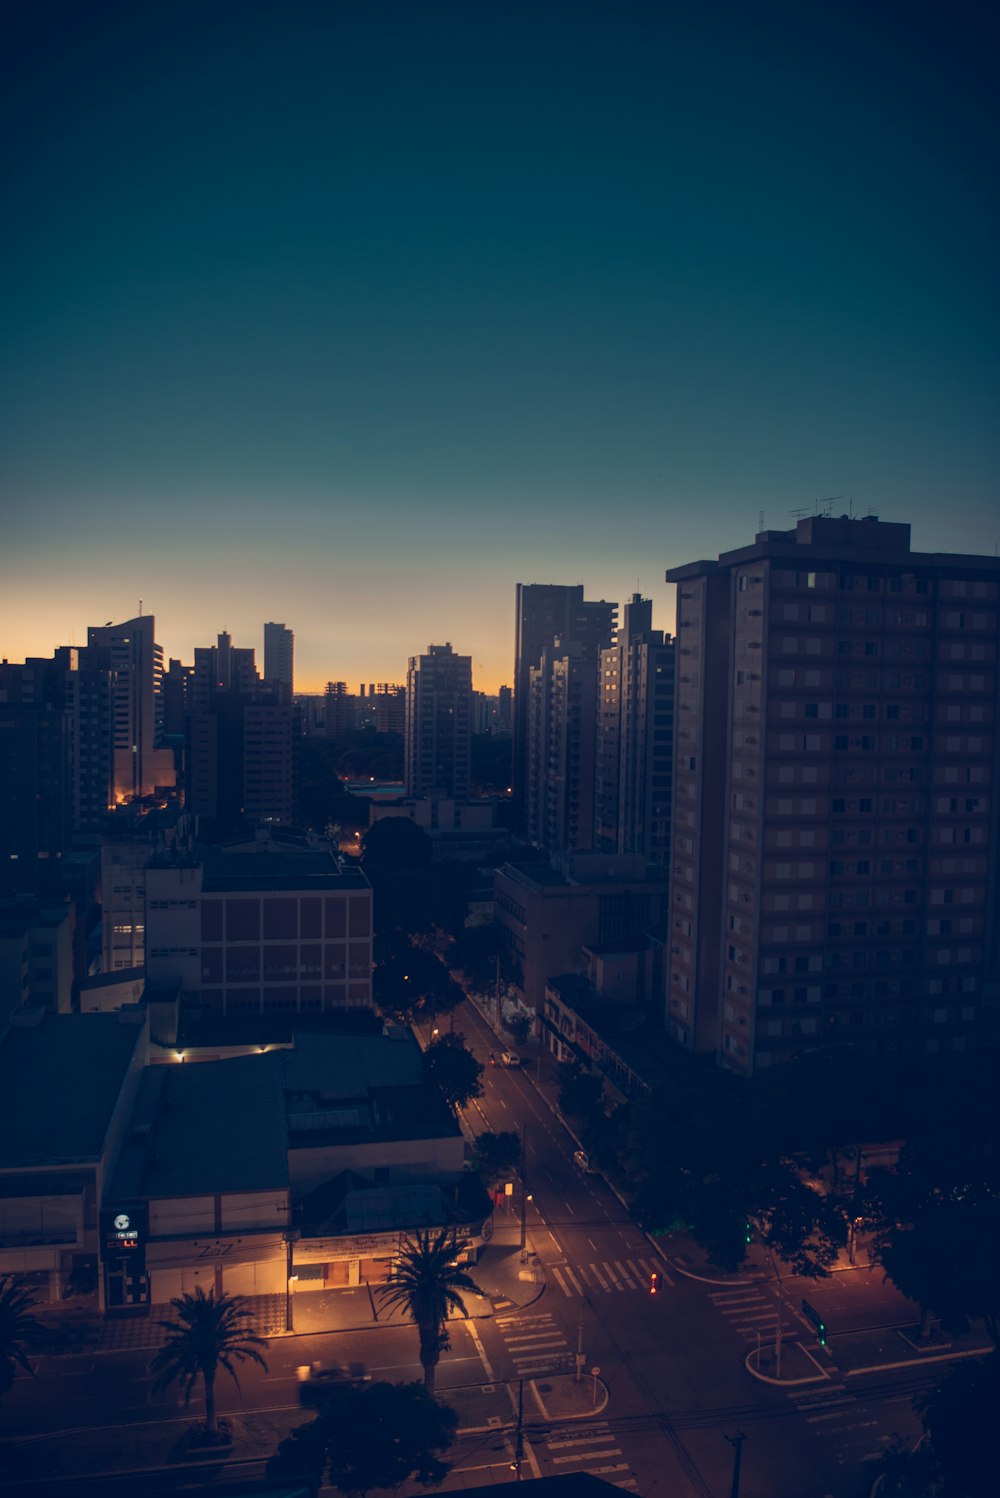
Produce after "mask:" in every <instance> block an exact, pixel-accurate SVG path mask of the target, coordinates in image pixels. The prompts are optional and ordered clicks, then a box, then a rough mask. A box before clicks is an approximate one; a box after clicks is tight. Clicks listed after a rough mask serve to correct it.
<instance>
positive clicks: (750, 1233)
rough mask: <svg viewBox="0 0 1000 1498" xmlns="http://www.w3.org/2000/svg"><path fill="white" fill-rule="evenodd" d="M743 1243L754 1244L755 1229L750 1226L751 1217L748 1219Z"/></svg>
mask: <svg viewBox="0 0 1000 1498" xmlns="http://www.w3.org/2000/svg"><path fill="white" fill-rule="evenodd" d="M743 1241H744V1242H745V1243H752V1242H753V1229H752V1228H751V1226H750V1219H749V1217H748V1218H747V1225H746V1230H745V1232H744V1235H743Z"/></svg>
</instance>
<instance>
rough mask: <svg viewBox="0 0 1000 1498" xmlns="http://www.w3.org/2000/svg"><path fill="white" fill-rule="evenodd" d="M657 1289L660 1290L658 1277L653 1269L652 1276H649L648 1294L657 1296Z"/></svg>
mask: <svg viewBox="0 0 1000 1498" xmlns="http://www.w3.org/2000/svg"><path fill="white" fill-rule="evenodd" d="M659 1289H660V1276H659V1275H658V1274H657V1272H656V1270H655V1269H654V1270H653V1272H652V1274H651V1275H650V1276H649V1293H650V1295H657V1294H658V1293H659Z"/></svg>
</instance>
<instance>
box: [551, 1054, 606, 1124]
mask: <svg viewBox="0 0 1000 1498" xmlns="http://www.w3.org/2000/svg"><path fill="white" fill-rule="evenodd" d="M603 1098H604V1079H603V1077H599V1076H598V1075H597V1074H596V1072H591V1071H584V1070H583V1068H582V1067H581V1066H578V1065H577V1064H576V1062H563V1064H562V1065H561V1066H560V1068H559V1109H560V1112H562V1113H566V1114H568V1115H569V1117H570V1118H585V1117H586V1116H587V1115H588V1114H590V1113H594V1112H596V1110H597V1109H598V1108H600V1107H601V1106H602V1103H603Z"/></svg>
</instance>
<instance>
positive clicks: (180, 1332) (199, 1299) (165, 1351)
mask: <svg viewBox="0 0 1000 1498" xmlns="http://www.w3.org/2000/svg"><path fill="white" fill-rule="evenodd" d="M170 1304H171V1305H172V1306H174V1307H176V1310H177V1319H176V1320H175V1321H161V1322H159V1323H158V1324H159V1325H160V1326H162V1327H165V1328H166V1330H167V1332H168V1334H169V1335H168V1338H167V1341H166V1342H165V1343H164V1345H163V1346H162V1347H161V1348H160V1350H159V1351H158V1352H157V1354H156V1356H155V1357H154V1358H153V1361H152V1362H151V1363H150V1365H149V1371H150V1373H152V1374H153V1375H154V1378H153V1386H152V1391H151V1392H152V1394H153V1396H154V1397H156V1396H157V1395H160V1394H164V1393H165V1392H166V1391H167V1389H169V1388H170V1385H171V1384H175V1383H179V1384H180V1385H181V1386H182V1388H183V1390H184V1408H185V1409H187V1406H188V1404H189V1402H190V1399H191V1391H192V1389H193V1388H194V1386H195V1384H196V1383H197V1381H198V1377H199V1375H200V1376H201V1378H202V1379H203V1380H204V1383H205V1429H206V1431H208V1433H209V1434H210V1435H216V1434H217V1433H218V1428H219V1427H218V1422H217V1420H216V1415H215V1375H216V1373H217V1372H218V1371H219V1369H220V1368H225V1370H226V1372H227V1373H228V1374H229V1376H230V1378H231V1379H232V1380H233V1382H234V1383H235V1385H236V1387H237V1388H239V1383H240V1381H239V1379H238V1378H237V1376H236V1369H235V1368H234V1366H233V1360H234V1359H235V1360H236V1361H237V1362H239V1363H245V1362H252V1363H259V1364H260V1366H261V1367H262V1368H263V1370H264V1372H265V1373H266V1372H267V1363H266V1362H265V1361H264V1359H263V1358H262V1357H261V1355H260V1353H259V1352H258V1351H257V1348H258V1347H266V1346H267V1342H266V1340H265V1339H264V1338H263V1337H256V1336H254V1335H253V1334H252V1333H251V1332H249V1331H248V1330H247V1323H248V1322H249V1320H250V1312H249V1311H248V1310H247V1309H246V1305H245V1302H244V1299H243V1297H242V1295H219V1296H218V1297H217V1296H216V1294H215V1291H214V1290H210V1291H209V1292H208V1294H207V1295H206V1294H205V1292H204V1290H203V1289H202V1288H201V1286H200V1285H196V1286H195V1291H194V1294H193V1295H181V1296H178V1297H177V1299H176V1300H172V1301H171V1302H170Z"/></svg>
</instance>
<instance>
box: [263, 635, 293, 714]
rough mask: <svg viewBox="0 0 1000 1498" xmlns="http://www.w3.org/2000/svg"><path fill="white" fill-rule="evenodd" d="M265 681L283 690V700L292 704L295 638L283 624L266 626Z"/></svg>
mask: <svg viewBox="0 0 1000 1498" xmlns="http://www.w3.org/2000/svg"><path fill="white" fill-rule="evenodd" d="M264 680H265V681H266V682H267V683H268V685H269V686H280V687H281V688H283V700H284V701H285V702H291V700H292V693H293V692H294V690H295V636H294V634H293V633H292V631H291V630H290V629H286V628H285V626H284V625H283V624H265V625H264Z"/></svg>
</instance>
